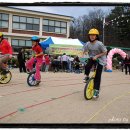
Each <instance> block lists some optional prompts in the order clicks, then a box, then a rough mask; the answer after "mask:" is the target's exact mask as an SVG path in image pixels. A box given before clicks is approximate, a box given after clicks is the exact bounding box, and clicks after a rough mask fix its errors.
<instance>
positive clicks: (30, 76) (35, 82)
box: [27, 60, 39, 86]
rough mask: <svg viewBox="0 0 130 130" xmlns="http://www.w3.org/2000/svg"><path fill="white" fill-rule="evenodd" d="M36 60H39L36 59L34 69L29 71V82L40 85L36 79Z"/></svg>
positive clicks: (29, 83) (30, 84)
mask: <svg viewBox="0 0 130 130" xmlns="http://www.w3.org/2000/svg"><path fill="white" fill-rule="evenodd" d="M36 62H37V61H36V60H35V62H34V69H33V71H32V72H29V73H28V74H29V75H28V77H27V84H28V85H29V86H38V85H39V83H37V81H36V79H35V73H36V68H35V66H36Z"/></svg>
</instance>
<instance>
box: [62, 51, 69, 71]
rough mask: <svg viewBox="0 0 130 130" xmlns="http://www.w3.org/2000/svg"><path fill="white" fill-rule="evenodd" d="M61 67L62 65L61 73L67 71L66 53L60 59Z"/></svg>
mask: <svg viewBox="0 0 130 130" xmlns="http://www.w3.org/2000/svg"><path fill="white" fill-rule="evenodd" d="M61 61H62V65H63V71H67V65H68V56H67V55H66V53H64V54H63V56H62V57H61Z"/></svg>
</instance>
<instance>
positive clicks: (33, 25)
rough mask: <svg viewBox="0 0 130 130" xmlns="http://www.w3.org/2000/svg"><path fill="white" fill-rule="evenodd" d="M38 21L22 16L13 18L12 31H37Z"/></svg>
mask: <svg viewBox="0 0 130 130" xmlns="http://www.w3.org/2000/svg"><path fill="white" fill-rule="evenodd" d="M39 23H40V19H38V18H30V17H24V16H13V29H22V30H36V31H39Z"/></svg>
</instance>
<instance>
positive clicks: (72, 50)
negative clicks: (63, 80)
mask: <svg viewBox="0 0 130 130" xmlns="http://www.w3.org/2000/svg"><path fill="white" fill-rule="evenodd" d="M82 48H83V47H82V46H74V45H60V44H51V45H50V48H49V53H50V54H54V55H56V54H59V55H62V54H63V53H66V55H77V56H79V57H81V56H82V53H83V51H82Z"/></svg>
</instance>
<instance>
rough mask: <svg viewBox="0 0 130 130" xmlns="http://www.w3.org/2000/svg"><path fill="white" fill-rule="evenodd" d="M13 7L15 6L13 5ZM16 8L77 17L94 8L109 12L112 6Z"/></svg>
mask: <svg viewBox="0 0 130 130" xmlns="http://www.w3.org/2000/svg"><path fill="white" fill-rule="evenodd" d="M13 7H15V6H13ZM16 8H22V9H28V10H35V11H41V12H47V13H54V14H61V15H67V16H72V17H76V18H77V17H79V16H82V15H84V14H87V13H88V12H89V11H91V10H94V9H102V10H103V11H104V12H105V13H107V14H108V13H109V12H110V10H111V9H113V8H114V7H113V6H35V7H34V6H16Z"/></svg>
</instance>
